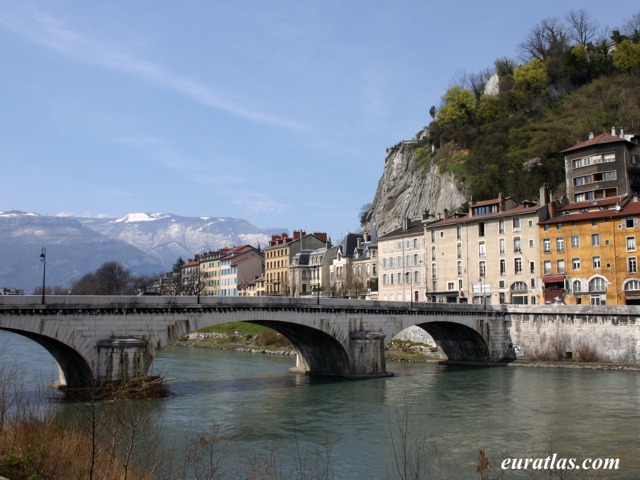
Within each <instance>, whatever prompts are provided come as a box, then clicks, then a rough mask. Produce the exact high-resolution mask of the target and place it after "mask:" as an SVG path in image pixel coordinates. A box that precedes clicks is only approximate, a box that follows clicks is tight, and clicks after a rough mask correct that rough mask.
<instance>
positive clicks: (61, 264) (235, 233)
mask: <svg viewBox="0 0 640 480" xmlns="http://www.w3.org/2000/svg"><path fill="white" fill-rule="evenodd" d="M284 231H286V229H278V228H275V229H267V230H261V229H259V228H257V227H256V226H254V225H252V224H251V223H249V222H248V221H246V220H242V219H235V218H228V217H182V216H178V215H172V214H169V213H153V214H147V213H132V214H129V215H126V216H124V217H122V218H81V217H48V216H42V215H38V214H35V213H26V212H21V211H8V212H0V287H7V288H11V287H14V288H22V289H24V291H25V293H27V294H29V293H31V292H32V291H33V290H34V289H35V288H36V287H38V286H40V285H42V274H43V265H42V262H41V261H40V255H41V253H42V249H43V248H45V249H46V283H47V285H61V286H70V285H71V283H72V282H73V281H74V280H77V279H78V278H80V277H81V276H82V275H84V274H86V273H89V272H92V271H95V270H96V269H97V268H98V267H100V266H101V265H102V264H103V263H105V262H108V261H117V262H120V263H122V264H123V265H125V266H126V267H127V268H128V269H129V270H130V271H131V273H133V274H136V275H141V274H153V273H163V272H167V271H169V270H171V268H172V266H173V264H174V263H175V261H176V260H177V259H178V258H179V257H182V258H183V259H184V260H187V259H189V258H193V256H194V255H195V254H196V253H200V252H205V251H208V250H216V249H219V248H222V247H229V246H234V245H245V244H250V245H253V246H256V247H257V246H263V247H264V246H266V245H267V244H268V242H269V240H270V238H271V234H273V233H282V232H284Z"/></svg>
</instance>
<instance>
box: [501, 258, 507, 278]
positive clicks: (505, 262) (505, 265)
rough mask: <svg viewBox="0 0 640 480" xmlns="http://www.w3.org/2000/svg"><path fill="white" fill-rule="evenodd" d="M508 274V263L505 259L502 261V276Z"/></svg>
mask: <svg viewBox="0 0 640 480" xmlns="http://www.w3.org/2000/svg"><path fill="white" fill-rule="evenodd" d="M506 274H507V261H506V260H505V259H504V258H501V259H500V275H506Z"/></svg>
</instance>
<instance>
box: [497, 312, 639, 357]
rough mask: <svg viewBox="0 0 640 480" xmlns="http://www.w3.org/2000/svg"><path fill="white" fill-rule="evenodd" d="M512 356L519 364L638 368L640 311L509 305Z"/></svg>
mask: <svg viewBox="0 0 640 480" xmlns="http://www.w3.org/2000/svg"><path fill="white" fill-rule="evenodd" d="M508 311H509V313H508V315H507V317H506V318H505V321H506V322H507V323H508V328H509V334H510V337H511V338H510V340H511V346H510V347H508V348H509V349H510V350H511V352H510V353H511V354H512V355H513V356H515V357H516V358H518V359H533V360H561V359H563V358H564V359H567V358H571V359H573V360H577V361H605V362H625V363H640V309H638V308H637V307H606V309H604V308H602V307H598V306H593V307H592V306H586V307H578V306H568V305H557V306H556V305H553V306H540V307H538V308H536V309H532V308H531V307H517V306H509V307H508Z"/></svg>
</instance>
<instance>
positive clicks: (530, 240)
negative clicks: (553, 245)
mask: <svg viewBox="0 0 640 480" xmlns="http://www.w3.org/2000/svg"><path fill="white" fill-rule="evenodd" d="M533 244H534V242H533V238H530V239H529V248H533Z"/></svg>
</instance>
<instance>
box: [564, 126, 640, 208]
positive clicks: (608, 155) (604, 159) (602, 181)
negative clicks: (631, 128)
mask: <svg viewBox="0 0 640 480" xmlns="http://www.w3.org/2000/svg"><path fill="white" fill-rule="evenodd" d="M639 140H640V138H639V137H638V136H637V135H625V134H624V132H623V131H620V132H618V133H616V130H615V128H612V129H611V133H607V132H605V133H602V134H600V135H597V136H594V135H593V134H590V135H589V139H588V140H587V141H585V142H581V143H578V144H577V145H574V146H573V147H570V148H567V149H566V150H564V151H563V153H564V156H565V157H564V158H565V172H566V193H567V198H568V200H569V202H571V203H580V202H585V201H594V200H599V199H603V198H612V197H619V196H624V195H629V196H632V195H634V194H635V195H637V194H638V193H640V146H639V145H638V143H639Z"/></svg>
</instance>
